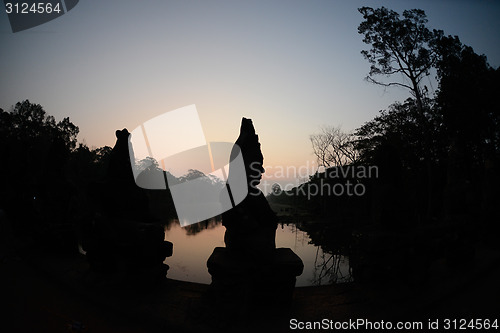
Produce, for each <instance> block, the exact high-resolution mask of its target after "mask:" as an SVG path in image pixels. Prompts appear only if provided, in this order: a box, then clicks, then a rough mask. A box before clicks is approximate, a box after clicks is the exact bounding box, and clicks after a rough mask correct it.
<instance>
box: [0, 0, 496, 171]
mask: <svg viewBox="0 0 500 333" xmlns="http://www.w3.org/2000/svg"><path fill="white" fill-rule="evenodd" d="M362 6H370V7H380V6H385V7H388V8H390V9H393V10H396V11H398V12H402V11H403V10H404V9H412V8H420V9H423V10H425V12H426V14H427V17H428V20H429V22H428V26H429V27H431V28H436V29H442V30H444V32H445V34H450V35H458V36H459V37H460V39H461V41H462V42H463V43H465V44H467V45H470V46H472V47H473V48H474V50H475V52H476V53H480V54H485V55H486V56H487V57H488V61H489V63H490V65H492V66H493V67H498V66H499V65H500V19H499V17H500V1H472V0H471V1H463V0H462V1H460V0H456V1H451V0H450V1H446V0H441V1H333V0H332V1H319V0H311V1H305V0H301V1H296V0H287V1H164V0H161V1H155V0H151V1H125V0H121V1H98V0H81V1H80V2H79V3H78V5H77V6H76V7H74V8H73V9H72V10H71V11H69V12H68V13H66V14H65V15H63V16H61V17H59V18H57V19H55V20H53V21H50V22H47V23H45V24H43V25H40V26H37V27H34V28H31V29H29V30H25V31H21V32H17V33H12V31H11V28H10V26H9V22H8V18H7V15H6V13H5V12H2V13H0V46H1V49H0V108H3V109H4V110H9V109H10V108H11V106H12V105H14V104H15V103H16V102H18V101H22V100H25V99H29V100H30V101H31V102H33V103H38V104H41V105H42V106H43V107H44V109H45V110H46V111H47V113H48V114H50V115H53V116H54V117H55V118H56V120H61V119H62V118H64V117H70V120H71V121H72V122H73V123H74V124H76V125H77V126H78V127H79V128H80V134H79V136H78V140H79V141H80V142H85V143H86V144H87V145H88V146H90V147H101V146H104V145H108V146H113V145H114V142H115V134H114V133H115V130H117V129H122V128H128V129H129V131H132V130H133V129H134V128H136V127H138V126H140V125H141V124H142V123H144V122H146V121H147V120H149V119H151V118H153V117H156V116H158V115H161V114H163V113H165V112H168V111H171V110H175V109H178V108H181V107H184V106H186V105H191V104H195V105H196V108H197V110H198V114H199V117H200V121H201V124H202V128H203V132H204V135H205V138H206V140H207V141H224V142H234V141H235V140H236V138H237V137H238V133H239V126H240V122H241V118H242V117H246V118H251V119H252V120H253V123H254V126H255V129H256V131H257V134H259V139H260V142H261V145H262V151H263V154H264V165H265V167H266V168H267V169H268V170H269V173H270V175H268V176H273V172H274V171H279V170H282V171H283V170H288V172H286V171H285V173H288V175H283V174H282V176H284V177H286V178H287V179H290V178H294V177H295V176H297V172H295V171H297V170H298V169H299V168H300V167H303V168H304V167H305V168H306V169H311V170H312V169H314V162H315V160H314V156H313V154H312V148H311V143H310V141H309V136H310V135H311V134H314V133H316V132H318V131H319V129H320V127H321V126H324V125H334V126H342V128H343V129H344V130H346V131H350V130H353V129H355V128H357V127H359V126H361V125H362V124H364V123H365V122H367V121H369V120H371V119H372V118H373V117H374V116H376V115H377V113H378V111H379V110H381V109H385V108H387V107H388V106H389V105H390V104H391V103H393V102H395V101H403V100H404V99H406V98H407V97H409V96H410V95H409V93H408V91H405V90H403V89H401V88H390V89H384V88H382V87H380V86H375V85H373V84H370V83H368V82H366V81H365V80H364V78H365V76H366V75H367V73H368V71H369V64H368V62H367V61H366V60H365V59H363V57H362V55H361V53H360V51H361V50H363V49H368V48H369V47H368V46H367V45H365V44H364V43H363V42H362V36H361V35H359V34H358V32H357V27H358V25H359V23H360V22H361V21H362V16H361V14H360V13H359V12H358V11H357V8H359V7H362ZM429 85H430V86H432V87H431V88H434V89H435V88H436V84H435V82H434V83H433V82H432V81H430V82H429ZM185 131H187V132H189V131H190V128H185ZM291 167H292V168H291ZM294 168H295V169H294ZM272 170H274V171H272ZM293 170H295V171H293ZM282 173H283V172H282ZM291 173H294V174H291Z"/></svg>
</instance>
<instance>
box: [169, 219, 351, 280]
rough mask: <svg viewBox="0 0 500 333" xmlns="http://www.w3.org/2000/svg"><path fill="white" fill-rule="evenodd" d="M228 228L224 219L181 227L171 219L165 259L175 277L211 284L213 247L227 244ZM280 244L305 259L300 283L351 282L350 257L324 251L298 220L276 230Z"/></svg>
mask: <svg viewBox="0 0 500 333" xmlns="http://www.w3.org/2000/svg"><path fill="white" fill-rule="evenodd" d="M224 232H225V228H224V226H222V222H221V220H220V219H210V220H207V221H204V222H200V223H196V224H192V225H189V226H187V227H181V226H180V224H179V221H177V220H171V221H169V223H168V224H167V225H166V226H165V240H168V241H171V242H173V243H174V254H173V256H172V257H170V258H168V260H167V261H166V262H165V263H167V264H168V265H169V266H170V270H169V271H168V277H169V278H171V279H177V280H183V281H191V282H198V283H205V284H209V283H210V282H211V277H210V274H209V273H208V270H207V266H206V263H207V260H208V257H209V256H210V254H211V253H212V251H213V249H214V248H215V247H217V246H225V245H224ZM276 247H289V248H291V249H292V250H293V251H294V252H295V253H296V254H297V255H298V256H299V257H300V258H301V259H302V261H303V262H304V272H303V273H302V275H301V276H299V277H297V284H296V285H297V286H311V285H325V284H331V283H341V282H348V281H351V280H352V278H351V272H350V268H349V260H348V258H347V257H346V256H343V255H339V254H335V255H334V254H332V253H329V252H326V251H325V252H324V251H323V250H322V248H321V246H320V245H314V244H312V241H311V238H310V237H309V235H308V234H307V233H306V232H305V231H302V230H300V228H299V227H297V225H296V224H295V223H288V224H287V223H282V224H280V225H279V226H278V230H277V231H276Z"/></svg>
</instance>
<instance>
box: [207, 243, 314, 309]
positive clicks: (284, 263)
mask: <svg viewBox="0 0 500 333" xmlns="http://www.w3.org/2000/svg"><path fill="white" fill-rule="evenodd" d="M207 267H208V272H209V273H210V274H211V276H212V284H211V286H210V292H211V296H212V298H215V299H216V300H217V301H219V302H223V303H225V304H226V305H227V306H228V307H232V306H234V307H237V308H244V309H251V311H252V312H254V313H255V312H262V313H263V312H265V311H273V313H274V312H275V311H278V312H280V311H287V310H288V309H289V308H290V305H291V303H292V297H293V290H294V288H295V281H296V277H297V276H299V275H301V274H302V271H303V270H304V264H303V263H302V260H301V259H300V258H299V257H298V256H297V255H296V254H295V253H294V252H293V251H292V250H291V249H289V248H278V249H275V250H274V251H273V253H272V255H270V256H269V257H268V258H261V259H256V258H248V257H245V256H243V255H241V254H240V255H239V254H238V253H237V252H234V251H230V250H228V249H227V248H225V247H216V248H215V249H214V251H213V253H212V255H211V256H210V258H209V259H208V261H207ZM262 313H258V314H262Z"/></svg>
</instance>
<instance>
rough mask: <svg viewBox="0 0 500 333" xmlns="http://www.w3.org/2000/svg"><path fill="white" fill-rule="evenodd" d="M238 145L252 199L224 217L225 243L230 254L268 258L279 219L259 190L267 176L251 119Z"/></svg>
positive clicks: (246, 200)
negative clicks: (231, 252) (263, 176)
mask: <svg viewBox="0 0 500 333" xmlns="http://www.w3.org/2000/svg"><path fill="white" fill-rule="evenodd" d="M236 145H237V146H238V147H239V148H240V149H241V154H242V156H243V161H244V163H245V172H246V175H247V184H248V195H247V196H246V198H245V199H244V200H243V201H242V202H241V203H239V204H238V205H237V206H236V207H234V208H233V209H231V210H229V211H227V212H225V213H223V214H222V224H223V225H224V226H225V227H226V233H225V236H224V242H225V243H226V248H227V249H229V250H232V251H237V252H239V253H241V254H243V255H246V256H259V257H262V258H265V257H266V254H269V253H270V252H271V251H273V250H274V249H275V248H276V243H275V237H276V228H277V218H276V215H275V214H274V212H273V211H272V210H271V207H270V206H269V203H268V202H267V200H266V198H265V197H264V194H263V193H262V192H261V190H260V189H258V188H257V185H258V184H259V183H260V179H261V178H262V174H263V173H264V172H265V170H264V167H263V162H264V157H263V155H262V152H261V149H260V143H259V137H258V135H256V134H255V129H254V127H253V123H252V120H251V119H246V118H243V120H242V122H241V129H240V135H239V137H238V139H237V140H236ZM229 172H230V173H231V166H230V170H229Z"/></svg>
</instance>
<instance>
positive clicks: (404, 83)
mask: <svg viewBox="0 0 500 333" xmlns="http://www.w3.org/2000/svg"><path fill="white" fill-rule="evenodd" d="M359 11H360V13H361V14H362V15H363V19H364V20H363V21H362V23H361V24H360V25H359V28H358V32H359V33H360V34H362V35H363V37H364V39H363V41H364V42H365V43H366V44H367V45H369V46H370V47H371V48H370V49H369V50H364V51H362V54H363V56H364V57H365V58H366V59H367V61H368V62H369V64H370V72H369V74H368V76H367V78H366V79H367V80H368V81H369V82H372V83H375V84H377V85H382V86H386V87H388V89H389V88H390V87H392V86H400V87H403V88H405V89H407V90H408V91H409V93H410V95H411V97H410V98H408V99H407V100H405V101H403V102H395V103H394V104H392V105H390V106H389V107H388V108H387V109H386V110H382V111H380V113H379V115H378V116H376V117H375V118H374V119H372V120H370V121H368V122H366V123H365V124H364V125H363V126H361V127H359V128H357V129H356V130H355V131H353V132H352V133H345V132H342V131H339V128H335V127H326V128H324V129H323V131H322V132H321V133H320V134H316V135H313V136H311V142H312V144H313V151H314V153H315V155H316V157H317V158H318V161H319V162H320V164H321V165H324V166H325V167H327V172H325V173H318V174H316V175H314V176H312V177H311V179H310V180H309V182H307V183H306V184H303V185H301V186H299V187H297V188H295V189H293V190H292V191H289V192H288V193H281V194H280V195H276V194H272V195H271V196H270V200H271V201H275V202H280V203H288V204H293V205H299V206H301V207H306V208H308V209H310V210H313V211H315V212H318V213H319V214H321V215H322V216H328V217H335V218H337V220H348V219H354V220H357V221H358V222H360V219H361V220H363V221H362V222H363V223H368V224H369V223H376V224H377V223H379V224H387V225H394V226H397V225H399V226H401V225H407V224H411V225H415V224H418V225H425V224H436V223H440V222H451V223H453V221H455V222H456V221H458V220H461V221H464V220H468V221H470V222H472V221H479V222H478V223H487V224H493V223H494V222H493V221H496V220H498V218H499V217H500V212H499V209H498V208H497V206H496V204H495V202H500V200H499V199H500V197H499V194H498V191H497V189H496V186H497V185H498V184H500V182H499V172H500V101H499V99H498V98H497V97H496V95H497V92H498V91H499V90H500V69H498V68H493V67H492V66H490V65H489V64H488V62H487V58H486V56H484V55H478V54H476V53H475V52H474V50H473V49H472V48H471V47H470V46H467V45H464V44H463V43H462V42H461V41H460V39H459V38H458V37H457V36H446V35H445V34H444V33H443V31H441V30H430V29H429V28H428V27H427V19H426V15H425V13H424V12H423V11H422V10H417V9H414V10H407V11H404V12H403V14H402V15H399V14H398V13H396V12H394V11H392V10H389V9H387V8H384V7H382V8H378V9H373V8H369V7H363V8H360V9H359ZM431 76H435V78H436V80H437V83H438V87H437V89H436V90H435V91H434V92H432V91H431V89H430V86H427V85H426V84H424V83H427V84H429V82H430V80H428V78H430V77H431ZM400 78H403V79H402V80H400ZM353 166H354V167H360V166H365V167H367V166H377V167H378V171H379V172H378V175H377V177H370V178H362V177H361V178H356V177H354V178H352V177H350V178H349V177H333V178H332V177H328V176H327V175H328V174H329V171H331V170H332V168H333V169H335V168H346V167H353ZM328 168H330V169H328ZM340 174H341V173H340ZM348 182H351V183H352V184H363V186H364V187H365V189H366V192H365V193H364V194H363V195H362V196H356V195H352V196H350V195H347V193H344V194H343V195H331V193H330V194H328V193H326V194H325V193H324V192H323V195H315V196H311V195H310V193H311V190H312V191H313V192H314V191H315V188H319V187H321V186H323V188H325V186H324V184H325V183H328V184H330V187H333V186H335V185H336V184H340V185H343V186H345V185H346V184H347V183H348ZM340 185H337V188H340V187H339V186H340ZM304 189H308V190H304Z"/></svg>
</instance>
